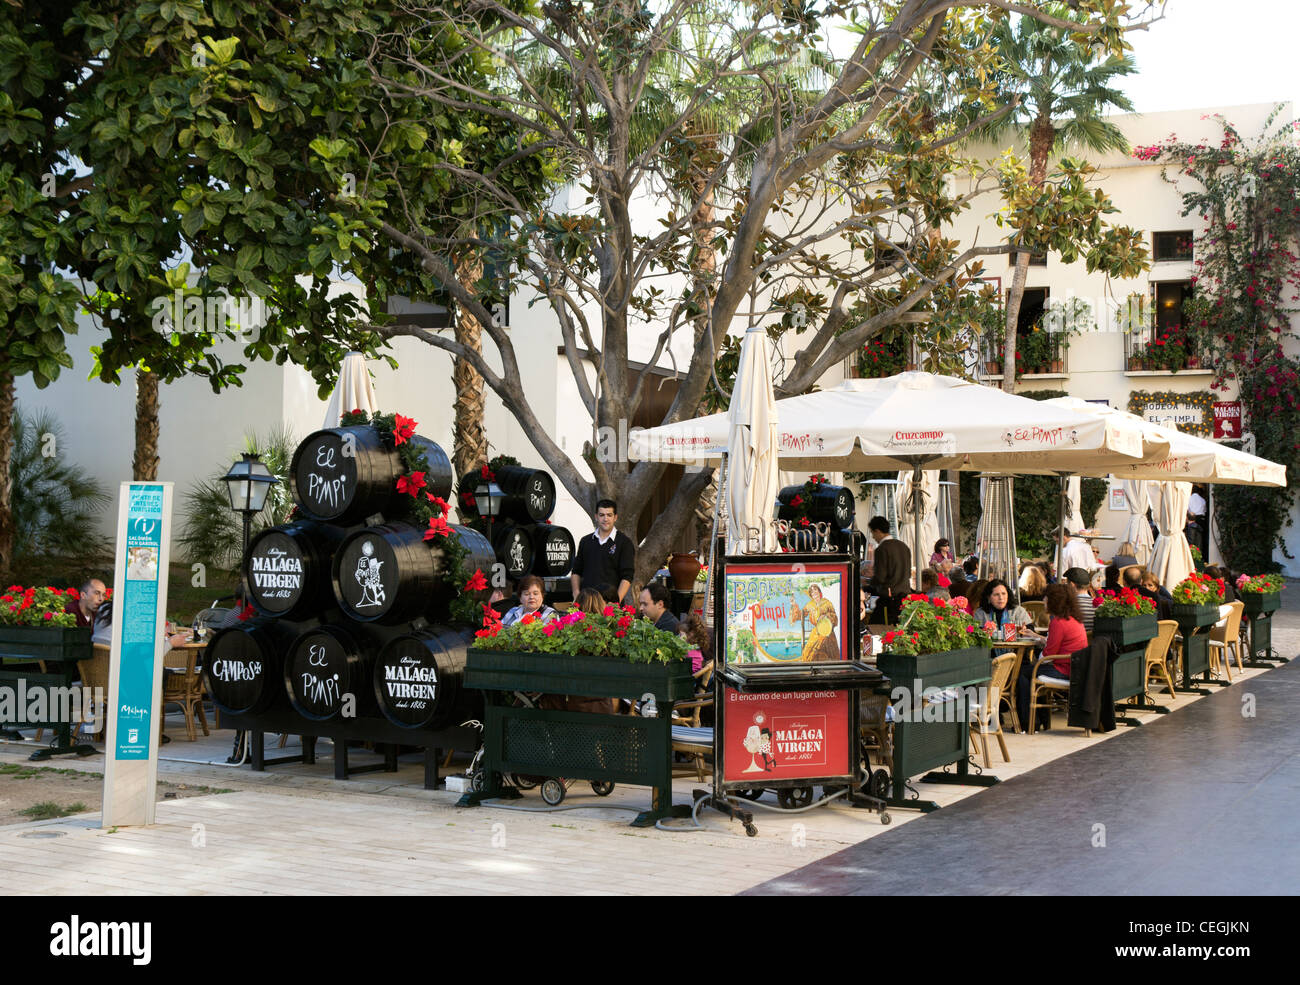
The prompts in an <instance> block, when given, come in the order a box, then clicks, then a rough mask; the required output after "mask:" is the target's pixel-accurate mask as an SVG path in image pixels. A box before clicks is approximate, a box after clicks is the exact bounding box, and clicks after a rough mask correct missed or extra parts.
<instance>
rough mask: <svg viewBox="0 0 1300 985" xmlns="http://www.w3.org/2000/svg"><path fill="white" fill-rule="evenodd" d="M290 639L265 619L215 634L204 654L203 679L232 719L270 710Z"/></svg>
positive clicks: (274, 624) (219, 705) (277, 691)
mask: <svg viewBox="0 0 1300 985" xmlns="http://www.w3.org/2000/svg"><path fill="white" fill-rule="evenodd" d="M287 639H288V634H287V633H285V632H284V630H283V629H280V628H279V627H278V626H277V624H276V623H275V622H273V621H270V620H264V619H253V620H249V621H248V622H241V623H239V624H238V625H237V626H231V627H229V628H227V629H222V630H218V631H217V632H216V633H215V634H213V637H212V639H211V641H210V642H209V643H208V646H207V649H206V650H205V651H204V654H203V664H204V666H203V676H204V677H205V678H206V680H207V685H208V693H209V694H210V695H212V701H213V703H214V704H215V705H216V706H217V707H218V708H220V709H221V710H222V711H225V712H229V713H230V714H232V715H245V714H258V713H260V712H264V711H266V710H267V709H269V708H270V707H271V706H272V705H273V704H274V703H275V698H276V695H277V694H279V692H280V688H279V677H280V654H281V652H282V650H283V647H284V645H285V643H286V642H287Z"/></svg>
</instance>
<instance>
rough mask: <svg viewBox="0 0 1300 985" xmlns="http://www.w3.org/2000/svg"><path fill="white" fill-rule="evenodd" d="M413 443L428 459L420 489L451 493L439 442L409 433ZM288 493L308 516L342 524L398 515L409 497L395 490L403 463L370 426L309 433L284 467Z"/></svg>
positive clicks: (447, 466) (448, 468) (447, 467)
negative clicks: (288, 477)
mask: <svg viewBox="0 0 1300 985" xmlns="http://www.w3.org/2000/svg"><path fill="white" fill-rule="evenodd" d="M409 440H410V441H411V442H412V444H414V445H415V446H417V447H418V448H419V449H420V450H421V451H423V452H424V456H425V458H426V459H427V460H428V462H429V468H428V471H427V472H426V473H425V475H424V481H425V483H426V485H425V486H423V487H421V489H420V490H419V492H420V493H421V494H424V493H426V492H427V493H429V494H430V495H433V496H441V497H442V498H443V499H447V498H448V497H450V496H451V484H452V472H451V462H450V461H449V460H448V458H447V454H446V452H444V451H443V450H442V448H441V447H440V446H438V445H437V444H435V443H434V442H432V441H430V440H429V439H427V438H423V437H421V436H420V435H413V436H412V437H411V438H410V439H409ZM289 472H290V475H291V476H292V479H293V497H294V500H295V501H296V502H297V504H298V507H299V509H301V510H302V511H303V512H304V513H305V514H307V516H309V517H311V518H312V519H315V520H323V521H326V522H329V523H339V524H343V525H344V526H348V525H351V524H356V523H361V522H362V521H363V520H365V519H366V517H368V516H373V515H375V514H381V515H382V516H384V517H385V519H395V518H400V517H402V516H404V515H405V514H406V512H407V511H408V510H409V509H410V506H411V504H412V502H413V499H412V497H411V496H410V495H409V494H408V493H404V492H398V491H397V480H398V478H400V477H401V476H403V475H405V474H406V466H405V465H404V464H403V463H402V459H401V457H400V456H399V455H398V454H397V450H396V449H395V448H388V447H386V446H385V445H384V442H383V440H382V439H381V438H380V436H379V432H378V431H376V430H375V429H374V428H373V427H371V426H370V425H368V424H366V425H356V426H352V427H337V428H326V429H325V430H323V431H317V432H315V433H314V434H311V435H308V436H307V439H306V440H305V441H303V443H302V444H300V445H299V446H298V449H297V451H295V452H294V453H293V461H292V463H291V464H290V467H289Z"/></svg>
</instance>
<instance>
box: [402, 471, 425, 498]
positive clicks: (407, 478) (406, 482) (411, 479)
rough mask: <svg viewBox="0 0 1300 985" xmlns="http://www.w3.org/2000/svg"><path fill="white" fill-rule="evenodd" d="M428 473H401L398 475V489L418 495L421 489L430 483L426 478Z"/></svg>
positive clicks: (410, 494) (405, 493) (408, 493)
mask: <svg viewBox="0 0 1300 985" xmlns="http://www.w3.org/2000/svg"><path fill="white" fill-rule="evenodd" d="M426 475H427V473H425V472H412V473H411V474H410V475H399V476H398V477H397V491H398V492H399V493H403V494H404V495H407V496H415V495H417V494H418V493H419V492H420V490H421V489H423V488H424V487H425V486H427V485H428V484H429V483H428V482H427V481H426V480H425V476H426ZM426 495H427V493H426Z"/></svg>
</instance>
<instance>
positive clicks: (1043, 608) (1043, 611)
mask: <svg viewBox="0 0 1300 985" xmlns="http://www.w3.org/2000/svg"><path fill="white" fill-rule="evenodd" d="M1020 604H1021V605H1022V606H1024V609H1025V611H1026V612H1028V613H1029V615H1030V616H1032V617H1033V620H1034V629H1037V630H1046V629H1047V603H1046V602H1044V601H1042V600H1039V601H1036V602H1035V601H1030V602H1021V603H1020Z"/></svg>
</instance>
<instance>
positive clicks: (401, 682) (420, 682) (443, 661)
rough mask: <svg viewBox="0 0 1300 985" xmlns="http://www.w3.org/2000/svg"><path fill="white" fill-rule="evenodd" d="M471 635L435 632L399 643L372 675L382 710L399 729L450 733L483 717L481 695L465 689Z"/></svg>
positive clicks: (393, 642) (395, 641) (391, 643)
mask: <svg viewBox="0 0 1300 985" xmlns="http://www.w3.org/2000/svg"><path fill="white" fill-rule="evenodd" d="M472 642H474V633H473V631H472V630H455V629H448V628H446V627H442V626H435V627H431V628H429V629H425V630H419V631H416V632H412V633H406V634H403V635H402V636H398V637H395V638H394V639H392V640H389V642H388V643H387V644H386V645H385V646H384V648H383V649H382V650H380V651H379V656H378V657H377V658H376V659H375V671H374V674H373V679H374V685H375V700H376V701H378V703H379V710H380V711H382V712H383V713H384V717H386V718H387V719H388V720H389V721H390V722H392V723H393V724H394V725H396V726H398V727H399V728H446V727H448V726H451V725H459V724H460V723H461V722H463V721H466V720H467V719H469V718H474V717H479V713H480V712H481V707H482V693H481V692H479V691H475V690H470V689H467V688H464V687H463V686H462V680H461V678H462V675H463V674H464V671H465V652H466V650H467V649H468V648H469V645H470V644H471V643H472Z"/></svg>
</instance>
